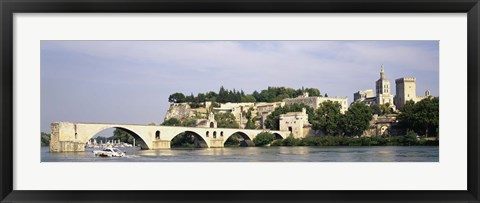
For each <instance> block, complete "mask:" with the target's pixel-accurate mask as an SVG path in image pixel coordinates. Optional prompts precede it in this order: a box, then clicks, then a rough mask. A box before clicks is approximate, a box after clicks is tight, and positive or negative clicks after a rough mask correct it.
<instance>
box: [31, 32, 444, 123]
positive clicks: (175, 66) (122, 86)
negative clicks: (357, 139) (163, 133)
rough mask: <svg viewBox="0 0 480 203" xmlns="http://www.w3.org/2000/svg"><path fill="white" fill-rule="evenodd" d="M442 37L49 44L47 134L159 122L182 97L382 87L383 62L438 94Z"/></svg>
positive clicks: (44, 83)
mask: <svg viewBox="0 0 480 203" xmlns="http://www.w3.org/2000/svg"><path fill="white" fill-rule="evenodd" d="M438 49H439V43H438V41H42V42H41V122H42V123H41V130H42V131H44V132H49V131H50V123H51V122H55V121H78V122H104V123H132V124H147V123H149V122H155V123H157V124H158V123H161V122H162V121H163V118H164V116H165V112H166V110H167V109H168V106H169V103H168V96H169V95H170V94H172V93H174V92H183V93H184V94H187V95H189V94H190V93H193V94H194V95H196V94H197V93H199V92H207V91H210V90H214V91H218V90H219V88H220V86H222V85H223V86H224V87H225V88H227V89H233V88H235V89H237V90H240V89H242V90H244V91H245V92H246V93H251V92H253V91H254V90H262V89H266V88H267V87H268V86H285V87H292V88H295V89H297V88H301V87H302V86H304V87H315V88H318V89H320V91H321V93H322V94H324V93H328V95H329V96H340V97H345V96H348V98H349V102H352V99H353V93H354V92H356V91H358V90H363V89H374V87H375V81H376V80H377V79H378V78H379V72H380V66H381V65H382V64H384V66H385V72H386V76H387V78H388V79H389V80H390V82H391V83H392V92H393V93H395V85H394V84H395V79H397V78H400V77H416V78H417V95H423V93H424V91H425V90H426V89H429V90H430V91H431V94H432V95H437V96H438V94H439V90H438V88H439V50H438Z"/></svg>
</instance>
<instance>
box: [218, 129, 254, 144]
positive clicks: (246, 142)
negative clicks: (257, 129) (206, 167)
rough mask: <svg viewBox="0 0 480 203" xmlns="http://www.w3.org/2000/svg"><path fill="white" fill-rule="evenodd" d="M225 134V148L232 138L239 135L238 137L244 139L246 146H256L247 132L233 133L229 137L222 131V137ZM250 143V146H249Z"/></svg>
mask: <svg viewBox="0 0 480 203" xmlns="http://www.w3.org/2000/svg"><path fill="white" fill-rule="evenodd" d="M222 134H223V145H224V146H225V143H226V142H227V141H228V140H229V139H231V138H233V137H232V136H233V135H235V134H237V135H240V136H241V137H242V138H243V142H244V143H245V144H246V146H254V145H253V144H252V143H253V139H252V138H251V137H250V136H249V135H248V134H246V133H245V132H242V131H235V132H233V133H231V134H230V135H228V136H225V134H224V132H223V131H222V132H221V135H222ZM249 143H250V144H249ZM240 146H242V144H241V143H240Z"/></svg>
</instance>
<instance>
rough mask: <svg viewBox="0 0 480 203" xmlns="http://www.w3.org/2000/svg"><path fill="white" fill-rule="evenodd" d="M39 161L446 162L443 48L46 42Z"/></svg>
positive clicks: (425, 44) (417, 44) (395, 43)
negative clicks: (441, 155)
mask: <svg viewBox="0 0 480 203" xmlns="http://www.w3.org/2000/svg"><path fill="white" fill-rule="evenodd" d="M40 73H41V87H40V88H41V109H40V110H41V112H40V114H41V129H40V139H39V141H40V143H39V145H40V146H41V150H40V156H41V162H439V142H440V130H439V129H440V128H439V100H440V97H439V41H433V40H432V41H424V40H421V41H400V40H392V41H269V40H263V41H250V40H246V41H243V40H242V41H238V40H237V41H235V40H232V41H208V40H207V41H108V40H105V41H102V40H100V41H81V40H43V41H41V67H40Z"/></svg>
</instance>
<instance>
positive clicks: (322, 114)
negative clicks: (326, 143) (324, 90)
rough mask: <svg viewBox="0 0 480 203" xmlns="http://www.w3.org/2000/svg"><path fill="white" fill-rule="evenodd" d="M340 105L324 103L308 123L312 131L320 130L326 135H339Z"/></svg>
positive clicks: (340, 132)
mask: <svg viewBox="0 0 480 203" xmlns="http://www.w3.org/2000/svg"><path fill="white" fill-rule="evenodd" d="M340 108H341V105H340V104H339V103H338V102H332V101H325V102H323V103H321V104H320V105H319V107H318V109H317V110H316V111H315V113H316V116H315V118H314V119H313V120H312V121H311V122H310V123H311V124H312V129H313V130H322V131H323V132H325V133H326V134H327V135H341V134H342V133H343V132H342V130H341V128H340V127H341V123H340V122H341V119H342V114H341V113H340Z"/></svg>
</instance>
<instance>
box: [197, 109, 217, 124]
mask: <svg viewBox="0 0 480 203" xmlns="http://www.w3.org/2000/svg"><path fill="white" fill-rule="evenodd" d="M195 126H196V127H205V128H216V127H217V121H216V120H215V115H214V114H213V113H212V112H210V113H209V114H208V118H207V119H197V123H196V124H195Z"/></svg>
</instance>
